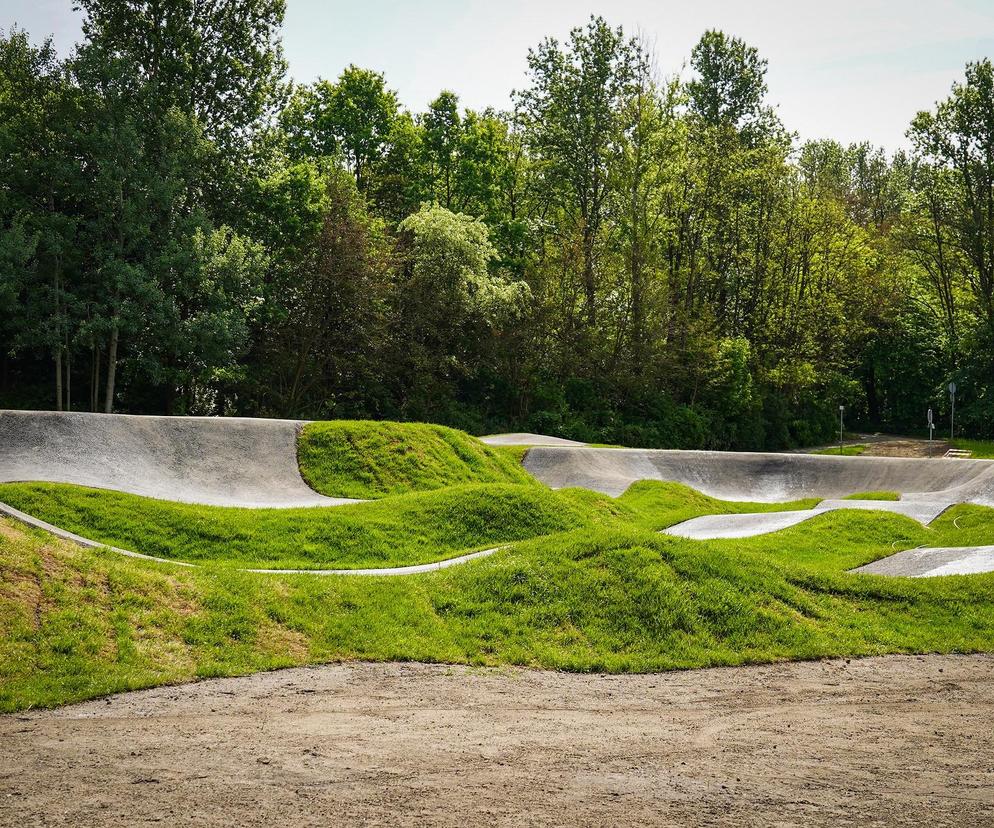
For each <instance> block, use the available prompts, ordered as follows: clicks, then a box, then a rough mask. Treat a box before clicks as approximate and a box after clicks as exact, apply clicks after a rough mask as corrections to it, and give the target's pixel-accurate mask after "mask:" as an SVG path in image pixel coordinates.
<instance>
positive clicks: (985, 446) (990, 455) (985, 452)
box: [952, 439, 994, 460]
mask: <svg viewBox="0 0 994 828" xmlns="http://www.w3.org/2000/svg"><path fill="white" fill-rule="evenodd" d="M952 446H953V448H958V449H966V450H967V451H972V452H973V459H974V460H994V440H961V439H956V440H953V441H952Z"/></svg>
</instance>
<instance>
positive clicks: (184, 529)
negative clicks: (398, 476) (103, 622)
mask: <svg viewBox="0 0 994 828" xmlns="http://www.w3.org/2000/svg"><path fill="white" fill-rule="evenodd" d="M597 497H598V498H599V499H600V500H603V501H608V500H610V499H609V498H607V497H606V496H603V495H601V496H597ZM0 501H3V502H5V503H9V504H10V505H11V506H13V507H14V508H16V509H20V510H21V511H23V512H27V513H28V514H31V515H34V516H35V517H38V518H41V519H42V520H45V521H48V522H49V523H52V524H54V525H56V526H59V527H61V528H63V529H68V530H69V531H71V532H75V533H77V534H80V535H83V536H85V537H88V538H91V539H92V540H96V541H100V542H101V543H106V544H109V545H110V546H118V547H121V548H123V549H128V550H131V551H133V552H141V553H143V554H146V555H154V556H155V557H161V558H170V559H174V560H183V561H188V562H192V563H202V564H203V563H212V564H221V565H229V566H242V567H252V568H264V569H277V568H278V569H322V568H345V569H356V568H364V567H383V566H406V565H409V564H419V563H428V562H431V561H437V560H443V559H445V558H451V557H455V556H456V555H459V554H462V553H464V552H471V551H474V550H476V549H484V548H487V547H491V546H496V545H498V544H503V543H508V542H510V541H517V540H524V539H526V538H534V537H539V536H541V535H547V534H550V533H553V532H563V531H566V530H569V529H575V528H579V527H584V526H587V525H589V524H590V523H591V521H592V520H593V517H592V516H593V515H594V514H595V512H594V510H592V509H591V508H590V507H589V506H584V507H582V508H581V507H578V506H576V505H574V500H573V498H571V497H569V496H568V495H562V494H559V493H557V492H553V491H551V490H550V489H547V488H545V487H544V486H538V485H511V484H492V485H489V486H486V485H482V484H478V483H477V484H471V485H464V486H452V487H450V488H447V489H442V490H437V491H430V492H415V493H412V494H406V495H398V496H396V497H391V498H386V499H383V500H374V501H370V502H368V503H357V504H354V505H349V506H332V507H315V508H305V509H240V508H228V507H221V506H198V505H192V504H186V503H174V502H171V501H166V500H153V499H151V498H146V497H138V496H137V495H130V494H124V493H121V492H112V491H107V490H103V489H88V488H84V487H81V486H71V485H66V484H58V483H7V484H0Z"/></svg>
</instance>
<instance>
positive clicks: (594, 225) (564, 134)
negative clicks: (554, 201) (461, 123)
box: [517, 17, 634, 326]
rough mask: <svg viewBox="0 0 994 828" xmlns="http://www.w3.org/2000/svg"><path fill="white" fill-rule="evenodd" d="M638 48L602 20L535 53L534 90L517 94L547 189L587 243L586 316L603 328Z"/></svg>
mask: <svg viewBox="0 0 994 828" xmlns="http://www.w3.org/2000/svg"><path fill="white" fill-rule="evenodd" d="M633 48H634V47H633V45H632V43H631V42H630V41H627V40H626V39H625V37H624V34H623V32H622V31H621V30H620V29H617V30H615V29H611V28H610V27H609V26H608V25H607V23H606V21H605V20H604V19H603V18H600V17H591V19H590V22H589V23H588V24H587V26H586V28H576V29H573V30H572V32H570V39H569V43H568V44H567V46H566V47H565V48H563V47H561V46H560V44H559V43H558V41H556V40H555V39H554V38H549V39H547V40H545V41H543V42H542V43H541V44H540V45H539V46H538V48H537V49H534V50H530V51H529V53H528V70H529V72H528V74H529V79H530V81H531V86H530V87H529V88H528V89H525V90H524V91H522V92H519V93H518V94H517V102H518V106H519V108H520V110H521V112H522V114H523V116H524V118H525V120H526V127H525V129H526V135H527V140H528V142H529V145H530V146H531V147H532V149H533V151H534V152H535V153H537V155H538V156H539V157H540V158H541V160H542V162H543V165H544V170H543V173H544V176H545V180H546V183H547V185H548V186H549V187H550V188H551V189H554V190H556V191H562V192H564V193H565V194H566V195H567V198H566V199H564V201H563V202H562V206H563V207H564V209H565V210H566V213H567V218H568V220H569V222H570V223H571V224H572V226H573V227H574V228H575V230H576V232H577V233H578V235H579V237H580V257H581V270H582V292H583V313H584V315H585V317H586V321H587V324H588V325H590V326H593V325H594V324H595V323H596V321H597V281H598V280H597V276H598V273H597V271H598V261H597V260H598V244H599V241H600V235H601V230H602V226H603V223H604V220H605V214H606V208H607V203H608V197H609V195H610V164H611V158H612V155H613V153H614V148H615V146H616V143H617V140H618V110H619V106H620V102H621V101H622V99H623V97H624V94H625V89H626V86H627V84H628V83H629V79H630V77H631V71H632V54H633Z"/></svg>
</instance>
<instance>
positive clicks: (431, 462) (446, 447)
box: [297, 420, 535, 499]
mask: <svg viewBox="0 0 994 828" xmlns="http://www.w3.org/2000/svg"><path fill="white" fill-rule="evenodd" d="M297 458H298V460H299V462H300V473H301V474H302V475H303V477H304V480H306V481H307V483H308V484H309V485H310V486H311V488H313V489H315V490H316V491H318V492H320V493H321V494H324V495H328V496H330V497H355V498H364V499H371V498H378V497H385V496H387V495H396V494H406V493H407V492H418V491H427V490H431V489H440V488H442V487H444V486H453V485H457V484H461V483H518V484H521V485H535V481H534V480H533V479H532V478H531V477H530V476H529V475H528V474H527V472H525V471H524V469H522V468H521V467H520V460H519V461H516V460H515V458H514V457H513V456H511V455H508V454H506V453H501V452H497V451H494V450H493V449H492V448H491V447H489V446H487V445H484V444H483V443H481V442H480V441H479V440H477V439H476V438H475V437H470V436H469V435H468V434H466V433H465V432H462V431H456V430H455V429H452V428H445V427H444V426H437V425H424V424H421V423H393V422H373V421H364V420H336V421H332V422H320V423H308V424H307V425H306V426H304V428H303V431H302V432H301V435H300V438H299V440H298V442H297Z"/></svg>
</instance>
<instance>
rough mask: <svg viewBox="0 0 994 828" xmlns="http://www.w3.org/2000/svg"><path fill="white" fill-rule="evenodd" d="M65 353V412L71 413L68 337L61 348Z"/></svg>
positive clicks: (70, 355) (70, 362)
mask: <svg viewBox="0 0 994 828" xmlns="http://www.w3.org/2000/svg"><path fill="white" fill-rule="evenodd" d="M63 347H64V348H65V352H66V411H72V354H71V353H70V351H69V335H68V334H66V341H65V344H64V346H63Z"/></svg>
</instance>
